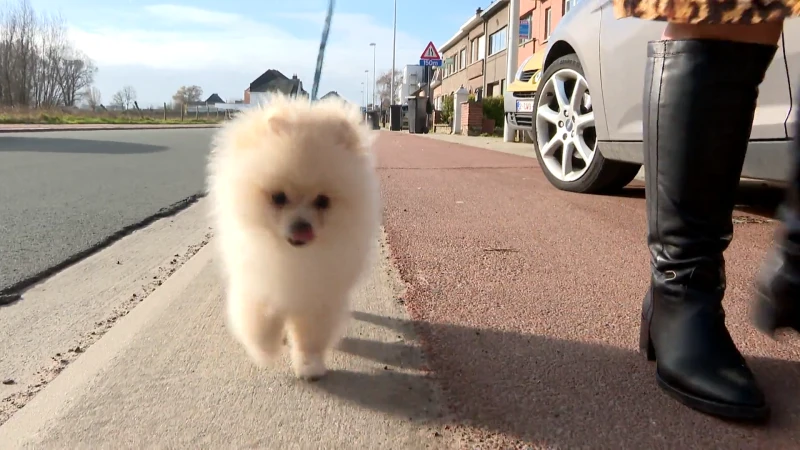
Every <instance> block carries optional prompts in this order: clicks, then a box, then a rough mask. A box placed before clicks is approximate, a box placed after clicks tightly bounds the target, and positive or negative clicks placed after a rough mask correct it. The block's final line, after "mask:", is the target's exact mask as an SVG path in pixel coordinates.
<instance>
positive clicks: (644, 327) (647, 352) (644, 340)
mask: <svg viewBox="0 0 800 450" xmlns="http://www.w3.org/2000/svg"><path fill="white" fill-rule="evenodd" d="M639 351H640V352H641V353H642V354H643V355H644V357H645V358H647V360H648V361H655V360H656V349H655V348H654V347H653V340H652V339H650V320H649V318H648V317H647V316H645V315H642V323H641V325H640V326H639Z"/></svg>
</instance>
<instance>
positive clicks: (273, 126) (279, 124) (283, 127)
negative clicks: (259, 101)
mask: <svg viewBox="0 0 800 450" xmlns="http://www.w3.org/2000/svg"><path fill="white" fill-rule="evenodd" d="M267 127H268V128H269V130H270V131H271V132H273V133H275V134H277V135H278V136H285V135H286V134H288V133H289V129H290V128H291V127H292V124H291V122H289V119H287V118H286V117H284V116H279V115H277V114H276V115H274V116H272V117H270V118H269V119H267Z"/></svg>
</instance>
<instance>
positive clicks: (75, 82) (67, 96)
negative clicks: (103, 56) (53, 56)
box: [56, 51, 97, 106]
mask: <svg viewBox="0 0 800 450" xmlns="http://www.w3.org/2000/svg"><path fill="white" fill-rule="evenodd" d="M56 68H57V69H56V72H57V80H58V87H59V88H60V89H61V100H62V102H63V103H64V105H66V106H74V105H75V101H76V100H77V99H78V94H79V93H80V92H81V91H82V90H83V89H84V88H86V87H87V86H89V85H90V84H92V83H93V82H94V74H95V73H96V72H97V68H96V67H95V66H94V63H92V61H91V60H90V59H89V58H88V57H86V56H85V55H83V53H82V52H79V51H65V52H64V54H63V55H62V56H61V57H60V58H59V59H58V62H57V64H56Z"/></svg>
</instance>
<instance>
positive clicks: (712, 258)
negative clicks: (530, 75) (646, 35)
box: [640, 40, 776, 420]
mask: <svg viewBox="0 0 800 450" xmlns="http://www.w3.org/2000/svg"><path fill="white" fill-rule="evenodd" d="M775 51H776V47H775V46H766V45H759V44H746V43H736V42H729V41H713V40H673V41H657V42H650V43H649V45H648V61H647V71H646V74H645V93H644V127H645V130H644V148H645V178H646V195H647V222H648V237H647V241H648V246H649V248H650V255H651V283H650V289H649V290H648V292H647V295H646V296H645V301H644V305H643V310H642V328H641V340H640V347H641V348H642V350H643V351H644V352H646V354H647V357H648V359H650V360H655V361H656V379H657V381H658V384H659V386H660V387H661V388H662V389H664V390H665V391H666V392H667V393H668V394H670V395H672V396H673V397H675V398H676V399H678V400H679V401H681V402H683V403H684V404H686V405H687V406H689V407H692V408H695V409H697V410H699V411H702V412H705V413H707V414H712V415H716V416H720V417H725V418H730V419H742V420H758V419H763V418H765V417H766V416H767V415H768V412H769V408H768V406H767V405H766V402H765V400H764V396H763V394H762V392H761V390H760V388H759V386H758V384H757V383H756V381H755V379H754V376H753V374H752V372H751V371H750V369H749V368H748V367H747V364H746V362H745V360H744V358H743V357H742V355H741V353H739V351H738V350H737V348H736V345H735V344H734V342H733V339H731V336H730V334H729V333H728V330H727V328H726V327H725V313H724V310H723V308H722V299H723V296H724V294H725V260H724V258H723V252H724V251H725V249H726V248H727V247H728V245H729V244H730V241H731V238H732V235H733V223H732V216H733V207H734V201H735V196H736V190H737V188H738V185H739V178H740V176H741V171H742V165H743V164H744V157H745V153H746V152H747V145H748V141H749V138H750V130H751V128H752V123H753V116H754V114H755V108H756V100H757V98H758V86H759V84H760V83H761V81H762V80H763V79H764V75H765V73H766V71H767V68H768V67H769V64H770V63H771V61H772V58H773V56H774V54H775Z"/></svg>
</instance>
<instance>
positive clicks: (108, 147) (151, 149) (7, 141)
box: [0, 136, 169, 155]
mask: <svg viewBox="0 0 800 450" xmlns="http://www.w3.org/2000/svg"><path fill="white" fill-rule="evenodd" d="M168 148H169V147H165V146H163V145H149V144H139V143H135V142H117V141H100V140H97V141H95V140H89V139H67V138H46V137H18V136H3V137H0V152H39V153H90V154H106V155H125V154H137V153H156V152H163V151H164V150H167V149H168Z"/></svg>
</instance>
